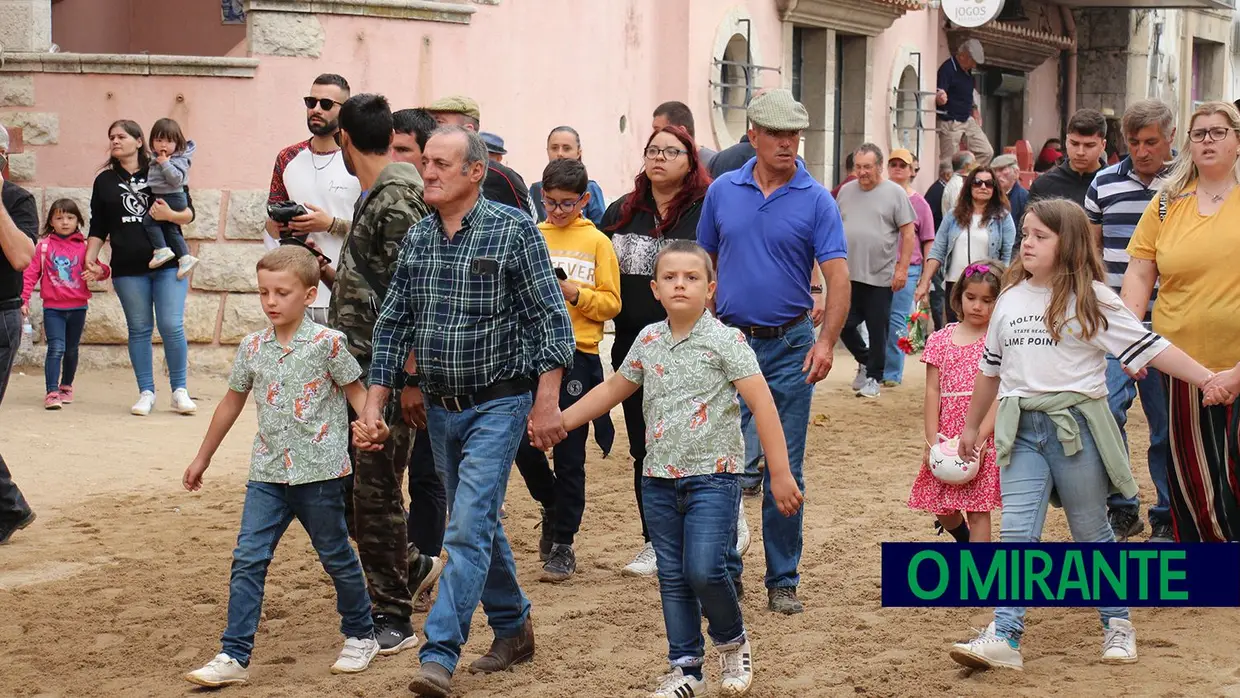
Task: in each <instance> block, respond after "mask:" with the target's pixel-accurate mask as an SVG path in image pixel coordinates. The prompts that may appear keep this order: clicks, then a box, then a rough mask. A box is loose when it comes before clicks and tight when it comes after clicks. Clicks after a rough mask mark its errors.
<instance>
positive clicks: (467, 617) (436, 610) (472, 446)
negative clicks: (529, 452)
mask: <svg viewBox="0 0 1240 698" xmlns="http://www.w3.org/2000/svg"><path fill="white" fill-rule="evenodd" d="M533 402H534V399H533V396H532V395H531V394H530V393H524V394H522V395H515V396H513V397H506V398H500V399H498V400H491V401H490V402H485V403H483V404H481V405H478V406H477V407H473V408H471V409H467V410H464V411H462V412H449V411H448V410H446V409H444V408H443V407H440V406H438V405H435V404H431V405H429V406H428V407H427V409H426V421H427V424H426V426H427V428H428V430H429V431H430V435H431V444H432V446H433V447H434V449H435V465H436V467H438V468H439V477H440V479H442V480H443V484H444V488H445V489H446V490H447V493H448V530H447V532H446V533H445V535H444V540H443V546H444V548H446V549H447V551H448V564H447V566H446V567H444V571H443V577H441V578H440V580H439V595H438V596H437V597H436V598H435V605H434V606H432V607H431V612H430V613H429V614H428V615H427V616H426V625H425V626H424V632H425V633H426V642H425V643H424V644H423V645H422V649H421V650H420V651H419V652H418V657H419V658H420V659H421V661H422V664H426V663H427V662H434V663H436V664H439V665H440V666H442V667H444V668H445V669H447V670H448V672H449V673H451V672H454V671H456V664H457V662H458V661H460V658H461V648H462V647H464V646H465V643H466V642H467V641H468V640H469V624H470V621H471V620H472V619H473V617H474V610H475V609H476V608H477V607H478V602H479V601H481V602H482V610H483V611H485V612H486V614H487V622H488V623H489V624H490V625H491V629H492V630H494V631H495V636H496V637H500V638H509V637H516V636H517V635H518V634H520V632H521V628H522V626H524V625H525V621H526V619H527V618H529V615H530V601H529V599H527V598H525V594H524V593H523V592H522V591H521V585H520V584H519V583H518V582H517V565H516V562H514V561H513V558H512V548H511V547H509V545H508V537H507V536H505V535H504V527H503V526H502V525H501V524H500V521H499V507H500V505H501V504H503V502H504V494H505V492H507V490H508V476H509V474H510V473H511V472H512V461H513V459H514V458H516V455H517V447H518V446H520V445H521V439H522V437H524V436H525V429H526V424H527V421H528V419H529V415H530V407H531V406H533Z"/></svg>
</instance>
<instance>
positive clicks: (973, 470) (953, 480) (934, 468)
mask: <svg viewBox="0 0 1240 698" xmlns="http://www.w3.org/2000/svg"><path fill="white" fill-rule="evenodd" d="M959 451H960V439H959V438H951V439H946V440H944V439H943V437H941V436H940V437H939V442H938V443H937V444H935V445H933V446H931V447H930V472H931V474H933V475H934V476H935V477H936V478H938V479H939V480H941V481H943V482H946V483H947V484H949V485H964V484H968V483H969V482H970V481H971V480H972V479H973V478H975V477H977V471H978V470H979V469H980V463H978V462H973V463H968V462H965V459H964V458H963V457H962V456H961V454H960V453H959Z"/></svg>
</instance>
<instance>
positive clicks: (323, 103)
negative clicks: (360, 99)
mask: <svg viewBox="0 0 1240 698" xmlns="http://www.w3.org/2000/svg"><path fill="white" fill-rule="evenodd" d="M301 101H303V102H305V103H306V109H314V105H316V104H317V105H319V109H322V110H323V111H331V110H332V107H334V106H335V105H337V104H344V102H337V101H336V100H334V99H328V98H326V97H321V98H320V97H302V98H301Z"/></svg>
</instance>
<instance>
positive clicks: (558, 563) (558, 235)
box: [517, 159, 620, 582]
mask: <svg viewBox="0 0 1240 698" xmlns="http://www.w3.org/2000/svg"><path fill="white" fill-rule="evenodd" d="M589 184H590V178H589V176H588V175H587V174H586V167H585V165H583V164H581V162H580V161H578V160H569V159H564V160H553V161H551V163H550V164H548V165H547V169H545V170H543V178H542V199H543V204H544V205H545V206H546V210H547V220H546V221H545V222H543V223H539V224H538V229H539V230H541V231H542V233H543V236H544V237H546V239H547V250H548V251H549V252H550V253H551V264H552V265H554V266H555V271H556V276H557V277H558V278H559V279H560V290H561V291H562V292H563V293H564V302H565V304H566V305H567V306H568V315H569V317H570V318H572V321H573V334H574V335H575V336H576V338H577V351H576V352H575V353H574V355H573V366H572V368H571V369H569V371H568V372H567V373H566V374H565V376H564V379H563V381H561V383H560V409H562V410H563V409H567V408H568V406H569V405H571V404H573V403H574V402H577V400H578V399H580V398H581V396H583V395H585V394H586V393H588V392H590V390H591V389H592V388H593V387H594V386H596V385H598V384H599V383H602V382H603V364H602V363H601V362H600V361H599V356H598V345H599V342H600V341H602V339H603V323H605V322H607V321H608V320H610V319H612V318H614V317H615V316H616V315H617V314H619V312H620V265H619V263H618V262H617V261H616V252H615V250H614V249H612V246H611V240H609V239H607V236H606V235H604V234H603V233H602V232H600V231H599V229H598V228H596V227H594V224H593V223H591V222H590V219H588V218H586V217H585V216H582V215H581V212H582V210H583V209H585V207H586V205H587V204H589V203H590V193H589V192H588V191H587V187H588V186H589ZM588 434H589V426H588V425H586V426H582V427H580V428H577V429H574V430H573V431H571V432H569V434H568V438H567V439H565V440H564V441H561V442H560V443H559V444H558V445H556V447H555V448H554V449H553V450H552V456H553V457H554V459H555V470H554V472H553V471H552V469H551V467H550V465H549V464H548V462H547V456H546V454H544V453H543V452H542V451H539V450H538V449H536V448H534V447H533V446H532V445H530V443H529V440H528V439H526V441H525V443H523V444H522V445H521V448H520V449H519V450H518V451H517V468H518V469H519V470H520V471H521V476H522V477H523V478H525V485H526V487H527V488H528V489H529V491H530V496H532V497H533V498H534V499H535V500H536V501H538V503H540V504H542V507H543V518H542V538H541V540H540V541H539V544H538V556H539V559H541V560H543V573H542V577H541V578H540V581H544V582H563V581H565V580H567V579H568V578H570V577H572V576H573V573H574V572H576V570H577V557H576V554H575V553H574V552H573V538H574V537H575V536H576V535H577V529H578V528H579V527H580V526H581V516H582V514H583V513H584V512H585V508H586V467H585V466H586V438H587V436H588Z"/></svg>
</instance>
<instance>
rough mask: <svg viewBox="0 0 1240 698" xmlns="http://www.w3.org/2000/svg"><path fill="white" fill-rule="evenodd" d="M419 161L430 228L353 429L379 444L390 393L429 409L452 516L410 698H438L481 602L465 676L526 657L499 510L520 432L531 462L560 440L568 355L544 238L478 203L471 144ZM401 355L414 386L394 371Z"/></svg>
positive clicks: (451, 130)
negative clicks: (477, 643)
mask: <svg viewBox="0 0 1240 698" xmlns="http://www.w3.org/2000/svg"><path fill="white" fill-rule="evenodd" d="M422 161H423V164H424V168H423V178H424V180H425V184H426V188H425V191H424V194H423V199H424V200H425V201H426V203H427V204H429V205H430V206H431V207H432V208H434V209H435V214H434V215H430V216H427V217H426V218H424V219H423V220H422V221H421V222H419V223H418V224H416V225H415V226H413V227H412V228H410V230H409V234H408V235H407V236H406V238H405V242H404V247H403V249H402V250H401V254H400V259H399V261H398V262H397V267H396V270H395V272H394V274H393V276H392V281H391V284H390V285H389V287H388V292H387V298H386V300H385V301H384V303H383V307H382V309H381V310H380V312H379V318H378V320H377V321H376V322H375V331H374V348H373V352H374V354H373V359H372V361H371V368H370V395H369V399H368V400H367V404H366V409H365V410H364V411H363V414H362V417H361V421H362V423H363V424H364V425H368V427H369V428H370V429H371V431H372V433H375V430H374V426H376V425H377V424H378V422H379V419H380V416H381V414H382V408H383V406H384V404H385V403H386V401H387V399H388V397H389V396H390V394H391V391H392V388H393V387H396V386H397V385H399V384H398V383H397V381H401V382H402V383H403V384H405V385H410V386H417V387H419V388H420V389H421V393H422V394H423V395H424V396H425V403H424V404H423V405H422V406H421V408H420V409H415V410H414V412H415V421H420V420H423V419H424V420H425V422H426V425H427V427H428V428H429V430H430V434H431V441H432V444H433V447H434V449H435V461H436V463H438V464H439V467H440V472H441V473H443V474H444V475H445V478H444V486H445V487H446V489H447V493H448V506H449V511H450V512H451V516H450V518H449V522H448V529H447V532H446V535H445V537H444V548H446V549H447V551H448V564H447V567H446V568H445V569H444V573H443V577H442V579H441V583H440V590H439V596H438V598H437V599H436V601H435V605H434V606H433V607H432V608H431V612H430V614H429V615H428V616H427V618H426V627H425V633H426V643H425V644H424V645H423V646H422V649H421V651H420V653H419V654H420V658H421V664H422V666H421V669H420V670H419V674H418V676H417V677H416V678H415V679H414V681H413V683H412V684H410V686H409V688H410V690H412V691H413V692H414V693H417V694H418V695H424V696H447V695H449V694H450V691H451V687H450V683H451V678H452V673H453V671H455V669H456V664H457V661H458V660H459V659H460V654H461V647H462V646H463V645H464V644H465V642H466V640H467V639H468V633H469V624H470V620H471V618H472V617H473V613H474V609H475V608H476V607H477V605H478V602H479V600H481V601H482V607H483V610H484V611H485V612H486V614H487V620H488V622H489V624H490V625H491V628H492V629H493V630H494V632H495V641H494V642H493V643H492V645H491V649H490V651H489V652H488V653H487V654H486V655H484V656H483V657H482V658H480V659H478V660H477V661H475V662H474V663H473V664H471V665H470V666H469V669H470V671H471V672H474V673H479V672H482V673H490V672H494V671H501V670H504V669H507V668H509V667H510V666H512V665H514V664H518V663H520V662H526V661H529V660H530V659H532V658H533V656H534V633H533V628H532V626H531V624H530V620H529V614H530V602H529V600H528V599H526V597H525V595H524V593H522V591H521V588H520V586H519V585H518V584H517V576H516V575H517V570H516V564H515V563H514V561H513V557H512V550H511V549H510V548H509V546H508V539H507V538H506V537H505V536H504V529H503V527H502V526H501V525H500V523H499V507H500V504H501V503H502V502H503V501H504V492H505V489H506V488H507V484H508V475H509V471H510V470H511V468H512V462H513V458H514V457H515V456H516V452H517V447H518V445H519V444H520V443H521V436H522V434H523V433H524V432H525V431H526V429H527V427H528V428H529V429H530V430H531V431H532V433H533V436H534V445H535V446H538V447H540V448H549V447H550V446H551V444H553V443H555V442H557V441H559V440H561V439H563V438H564V437H565V436H566V434H565V433H564V430H563V427H562V422H561V418H560V409H559V397H560V380H561V377H562V375H563V373H564V369H565V368H566V367H568V366H570V365H571V363H572V356H573V350H574V348H575V346H576V343H575V340H574V339H573V328H572V324H571V323H570V321H569V317H568V311H567V310H566V309H565V307H564V296H563V294H562V293H561V292H560V288H559V283H558V282H557V281H556V278H555V274H554V272H553V271H552V267H551V259H550V256H549V255H548V253H547V246H546V243H545V242H544V240H543V236H542V234H541V233H540V232H539V231H538V228H536V227H535V226H534V223H533V222H532V221H531V220H530V219H529V218H527V217H526V216H524V215H522V214H521V213H520V212H518V211H516V210H514V209H510V208H508V207H506V206H502V205H499V204H495V203H492V202H490V201H487V200H486V199H484V198H482V196H481V195H480V184H481V182H482V179H483V178H484V177H485V176H486V168H487V164H486V163H487V150H486V145H485V144H484V143H483V142H482V139H481V138H480V137H479V136H478V134H476V133H473V132H472V131H467V130H465V129H463V128H460V127H444V128H441V129H439V130H438V131H436V132H435V134H434V135H432V136H431V138H430V140H429V141H427V143H426V149H425V150H424V152H423V156H422ZM410 352H412V354H413V355H414V356H415V357H416V362H417V375H415V376H407V375H404V374H403V372H402V371H401V367H402V365H403V364H404V363H405V358H406V357H407V356H408V355H409V354H410Z"/></svg>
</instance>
